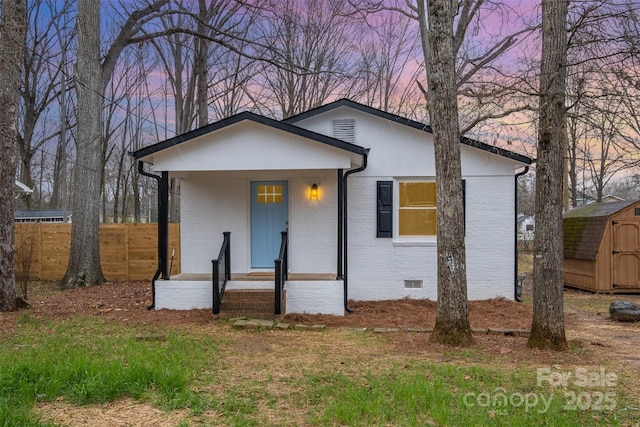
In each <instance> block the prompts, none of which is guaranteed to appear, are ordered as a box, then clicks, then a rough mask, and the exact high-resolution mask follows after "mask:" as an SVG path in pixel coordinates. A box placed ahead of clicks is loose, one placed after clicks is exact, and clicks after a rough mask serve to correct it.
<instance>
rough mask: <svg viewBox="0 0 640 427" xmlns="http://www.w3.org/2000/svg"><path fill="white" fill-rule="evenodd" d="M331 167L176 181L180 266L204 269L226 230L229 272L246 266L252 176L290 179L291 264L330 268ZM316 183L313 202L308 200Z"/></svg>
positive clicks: (304, 269) (333, 228)
mask: <svg viewBox="0 0 640 427" xmlns="http://www.w3.org/2000/svg"><path fill="white" fill-rule="evenodd" d="M336 176H337V175H336V171H333V170H331V171H312V172H304V171H289V172H287V173H286V174H285V173H281V172H269V171H261V172H256V171H254V172H242V173H240V172H234V173H231V172H229V173H220V172H208V173H198V174H190V175H189V176H187V177H186V178H184V179H183V180H182V181H181V183H182V184H181V190H182V194H181V209H182V211H181V216H182V225H181V251H182V254H181V258H182V265H181V271H182V272H184V273H196V274H202V273H209V272H210V271H211V259H213V258H215V257H217V255H218V251H219V250H220V245H221V244H222V233H223V232H224V231H230V232H231V249H232V256H231V271H232V272H236V273H238V272H239V273H245V272H248V271H250V263H251V260H250V252H251V251H250V247H251V246H250V238H251V236H250V231H249V229H250V227H249V219H250V218H249V215H250V208H249V188H250V183H251V181H262V180H283V181H288V182H289V234H290V248H289V251H290V265H289V267H290V269H291V271H292V272H295V273H331V272H333V273H335V272H336V263H337V261H336V259H337V244H336V241H337V219H336V212H337V193H336V181H337V178H336ZM313 183H316V184H317V185H318V188H319V191H320V198H319V200H318V201H310V200H309V199H308V190H309V187H310V186H311V185H312V184H313Z"/></svg>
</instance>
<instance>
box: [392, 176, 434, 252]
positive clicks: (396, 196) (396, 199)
mask: <svg viewBox="0 0 640 427" xmlns="http://www.w3.org/2000/svg"><path fill="white" fill-rule="evenodd" d="M404 182H425V183H435V182H436V178H435V177H433V176H432V177H403V178H394V180H393V216H394V218H393V236H394V238H393V245H394V246H428V247H432V246H436V244H437V242H438V239H437V236H427V235H424V236H401V235H400V183H404Z"/></svg>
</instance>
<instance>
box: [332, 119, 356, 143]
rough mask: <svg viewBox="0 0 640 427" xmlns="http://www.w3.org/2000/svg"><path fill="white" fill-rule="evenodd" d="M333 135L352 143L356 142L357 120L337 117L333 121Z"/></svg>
mask: <svg viewBox="0 0 640 427" xmlns="http://www.w3.org/2000/svg"><path fill="white" fill-rule="evenodd" d="M333 137H334V138H336V139H340V140H342V141H345V142H349V143H351V144H355V142H356V120H355V119H336V120H334V121H333Z"/></svg>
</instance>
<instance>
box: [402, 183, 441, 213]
mask: <svg viewBox="0 0 640 427" xmlns="http://www.w3.org/2000/svg"><path fill="white" fill-rule="evenodd" d="M400 207H401V208H413V207H433V208H435V207H436V183H435V182H401V183H400Z"/></svg>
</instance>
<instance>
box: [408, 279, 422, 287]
mask: <svg viewBox="0 0 640 427" xmlns="http://www.w3.org/2000/svg"><path fill="white" fill-rule="evenodd" d="M404 287H405V289H420V288H422V280H405V281H404Z"/></svg>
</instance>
